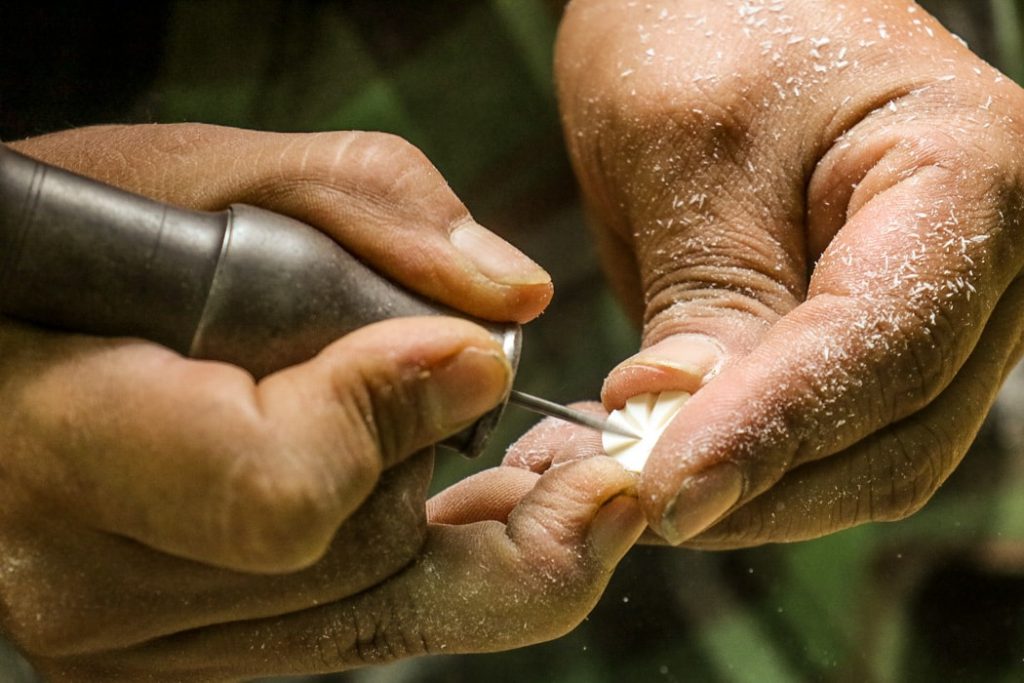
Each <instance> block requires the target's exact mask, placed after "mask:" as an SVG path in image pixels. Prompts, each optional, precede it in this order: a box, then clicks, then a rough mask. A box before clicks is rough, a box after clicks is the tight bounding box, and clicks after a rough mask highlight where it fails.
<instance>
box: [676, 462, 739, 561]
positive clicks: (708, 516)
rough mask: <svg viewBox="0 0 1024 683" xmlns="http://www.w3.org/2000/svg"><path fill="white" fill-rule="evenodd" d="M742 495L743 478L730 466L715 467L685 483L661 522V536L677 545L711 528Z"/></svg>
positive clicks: (727, 464)
mask: <svg viewBox="0 0 1024 683" xmlns="http://www.w3.org/2000/svg"><path fill="white" fill-rule="evenodd" d="M742 495H743V475H742V474H741V473H740V470H739V469H738V468H737V467H736V466H735V465H731V464H729V463H725V464H722V465H716V466H714V467H712V468H711V469H708V470H706V471H704V472H701V473H700V474H697V475H694V476H692V477H690V478H689V479H687V480H686V481H684V482H683V485H682V487H680V489H679V493H678V494H676V497H675V500H673V501H672V502H671V503H670V504H669V506H668V507H667V508H666V509H665V514H664V516H663V517H662V519H661V529H660V532H661V535H662V536H663V537H664V538H665V540H666V541H668V542H669V543H671V544H673V545H676V544H679V543H682V542H683V541H685V540H687V539H689V538H693V537H694V536H696V535H697V534H699V533H700V532H701V531H704V529H706V528H708V527H709V526H711V525H712V524H714V523H715V522H716V521H718V519H719V518H721V517H722V516H723V515H724V514H725V513H726V512H728V511H729V509H730V508H732V506H734V505H735V504H736V503H737V502H739V499H740V496H742Z"/></svg>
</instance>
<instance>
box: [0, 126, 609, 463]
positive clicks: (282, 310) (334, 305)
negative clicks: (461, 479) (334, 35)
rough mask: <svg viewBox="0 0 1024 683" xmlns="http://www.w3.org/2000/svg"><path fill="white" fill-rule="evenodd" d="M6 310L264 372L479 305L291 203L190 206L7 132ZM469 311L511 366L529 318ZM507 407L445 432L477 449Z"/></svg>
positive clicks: (0, 237)
mask: <svg viewBox="0 0 1024 683" xmlns="http://www.w3.org/2000/svg"><path fill="white" fill-rule="evenodd" d="M0 313H3V314H4V315H8V316H11V317H13V318H16V319H20V320H23V321H26V322H31V323H35V324H39V325H43V326H46V327H52V328H56V329H61V330H67V331H74V332H82V333H89V334H97V335H106V336H134V337H141V338H144V339H148V340H151V341H155V342H158V343H160V344H163V345H165V346H167V347H169V348H171V349H174V350H176V351H178V352H180V353H182V354H186V355H188V356H191V357H194V358H203V359H211V360H221V361H226V362H229V363H232V364H235V365H238V366H240V367H243V368H245V369H246V370H248V371H249V372H251V373H252V374H253V375H254V376H256V377H262V376H265V375H268V374H270V373H272V372H274V371H275V370H279V369H281V368H283V367H286V366H288V365H292V364H295V363H298V362H301V361H304V360H307V359H309V358H311V357H312V356H314V355H315V354H316V353H317V352H319V351H320V350H321V349H322V348H324V347H325V346H327V345H328V344H329V343H330V342H332V341H333V340H335V339H337V338H339V337H342V336H344V335H345V334H347V333H349V332H351V331H353V330H355V329H358V328H360V327H362V326H364V325H368V324H370V323H373V322H377V321H380V320H385V319H388V318H396V317H403V316H420V315H455V316H458V317H462V318H467V317H469V316H466V315H465V314H462V313H459V312H457V311H454V310H451V309H449V308H447V307H445V306H442V305H440V304H437V303H435V302H431V301H427V300H425V299H423V298H421V297H419V296H416V295H414V294H412V293H410V292H408V291H407V290H405V289H403V288H401V287H400V286H398V285H396V284H395V283H394V282H392V281H390V280H388V279H386V278H384V277H382V276H381V275H379V274H378V273H376V272H375V271H373V270H372V269H370V268H369V267H367V266H366V265H364V264H363V263H362V262H360V261H359V260H358V259H356V258H355V257H354V256H352V255H351V254H349V253H348V252H347V251H345V250H344V249H343V248H342V247H341V246H339V245H338V244H337V243H336V242H335V241H333V240H332V239H331V238H330V237H328V236H326V235H324V234H323V233H321V232H320V231H318V230H316V229H314V228H312V227H310V226H308V225H305V224H304V223H301V222H299V221H296V220H294V219H291V218H288V217H286V216H282V215H280V214H276V213H273V212H270V211H266V210H263V209H259V208H256V207H252V206H247V205H241V204H234V205H232V206H231V207H229V208H228V209H226V210H224V211H220V212H203V211H193V210H187V209H181V208H177V207H173V206H169V205H166V204H162V203H160V202H157V201H154V200H151V199H147V198H144V197H141V196H138V195H135V194H132V193H130V192H126V191H124V190H120V189H118V188H114V187H111V186H109V185H106V184H104V183H100V182H98V181H95V180H91V179H88V178H84V177H82V176H79V175H76V174H74V173H70V172H67V171H64V170H62V169H59V168H56V167H53V166H50V165H47V164H44V163H42V162H39V161H36V160H34V159H31V158H29V157H26V156H23V155H21V154H18V153H17V152H14V151H13V150H10V149H8V148H6V147H4V146H2V145H0ZM473 321H474V322H476V323H478V324H480V325H482V326H484V327H485V328H486V329H488V330H490V331H491V332H492V334H494V335H495V336H496V337H497V338H499V340H500V341H501V343H502V346H503V348H504V350H505V354H506V356H507V358H508V360H509V363H510V364H511V366H512V368H513V371H515V368H516V366H517V362H518V357H519V348H520V343H521V342H520V339H521V329H520V327H519V326H518V325H516V324H502V323H493V322H488V321H482V320H477V319H473ZM512 400H513V401H515V402H519V403H521V404H523V405H524V407H527V408H529V409H532V410H536V411H538V412H541V413H542V414H548V415H551V414H556V413H557V414H556V416H557V417H560V418H561V419H567V420H570V421H574V422H576V423H578V424H582V425H584V426H588V427H591V428H597V429H600V428H601V426H600V425H601V424H602V423H601V422H600V421H599V420H598V419H597V418H594V417H593V416H591V415H588V414H585V413H581V412H579V411H573V410H571V409H568V408H564V407H561V406H557V404H554V405H555V406H556V408H560V410H558V411H554V412H553V411H552V409H551V408H550V407H548V408H547V409H540V408H538V401H537V400H535V399H532V397H529V396H526V395H522V394H518V393H516V394H514V397H513V399H512ZM540 403H545V402H543V401H541V402H540ZM549 406H550V404H549ZM503 408H504V405H499V406H498V407H497V408H495V409H494V410H492V411H491V412H489V413H488V414H486V415H485V416H483V417H482V418H480V419H479V420H478V421H477V422H476V423H474V424H473V425H472V426H471V427H470V428H468V429H466V430H464V431H463V432H461V433H459V434H456V435H454V436H452V437H450V438H449V439H448V440H446V441H445V445H447V446H450V447H452V448H454V449H456V450H458V451H460V452H462V453H464V454H466V455H469V456H473V455H477V454H479V452H480V451H481V450H482V448H483V445H484V442H485V440H486V438H487V436H488V435H489V434H490V432H491V430H492V429H493V427H494V425H495V424H496V423H497V421H498V419H499V418H500V415H501V412H502V409H503Z"/></svg>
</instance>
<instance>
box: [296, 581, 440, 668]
mask: <svg viewBox="0 0 1024 683" xmlns="http://www.w3.org/2000/svg"><path fill="white" fill-rule="evenodd" d="M415 612H416V609H415V601H414V600H413V599H412V598H411V597H410V596H404V597H403V599H402V600H401V601H399V600H396V599H394V597H392V596H386V595H380V594H373V595H369V596H367V597H366V598H364V599H363V600H362V601H360V603H359V606H358V608H356V609H352V610H350V611H349V612H347V614H346V615H345V618H343V619H340V620H338V621H336V622H335V623H334V624H333V628H332V630H331V631H330V632H327V633H325V634H323V636H322V637H321V638H319V639H318V641H317V643H316V644H315V651H316V653H317V656H318V658H319V659H320V661H321V662H322V663H323V664H324V665H325V666H329V667H332V668H339V667H340V668H348V667H352V666H365V665H370V664H385V663H387V662H393V661H395V660H398V659H404V658H407V657H413V656H417V655H424V654H430V653H431V652H433V648H432V647H431V646H430V643H429V642H428V640H427V638H426V636H425V635H424V633H423V632H422V631H419V630H415V629H414V630H410V629H409V628H408V627H407V625H408V624H418V623H420V621H421V620H420V619H418V618H412V617H411V615H413V614H415Z"/></svg>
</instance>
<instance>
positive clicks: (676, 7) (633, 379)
mask: <svg viewBox="0 0 1024 683" xmlns="http://www.w3.org/2000/svg"><path fill="white" fill-rule="evenodd" d="M556 73H557V81H558V92H559V98H560V104H561V108H562V114H563V123H564V127H565V132H566V139H567V141H568V144H569V148H570V152H571V155H572V159H573V163H574V166H575V169H576V172H577V175H578V177H579V180H580V184H581V187H582V189H583V194H584V197H585V201H586V203H587V205H588V207H589V213H590V215H591V216H592V217H593V219H594V223H595V227H596V229H597V234H598V243H599V244H600V245H601V246H602V247H603V249H604V259H605V264H606V266H607V268H608V270H609V274H610V276H611V278H612V281H613V283H614V284H615V285H616V289H617V290H618V291H619V293H620V295H621V296H622V297H624V299H625V302H626V305H627V308H629V309H630V310H631V311H633V312H634V315H635V316H636V317H637V319H638V320H642V324H643V351H642V352H641V353H640V354H638V355H637V356H634V357H633V358H631V359H628V360H626V361H625V362H624V363H623V364H621V365H620V366H619V367H618V368H616V369H615V370H614V371H613V372H612V373H611V374H610V375H609V377H608V378H607V380H606V382H605V386H604V390H603V396H602V398H603V402H604V406H605V408H606V409H607V410H611V409H614V408H617V407H620V406H621V405H622V404H623V403H624V401H625V400H626V398H628V397H630V396H633V395H636V394H641V393H647V392H660V391H666V390H670V389H684V390H689V391H694V390H696V393H695V395H694V397H693V398H692V399H691V400H690V401H689V402H688V403H687V404H686V406H685V407H684V408H683V410H682V411H681V412H680V414H679V415H678V417H677V418H676V420H675V421H674V423H673V424H672V425H671V426H670V427H669V429H668V430H667V431H666V432H665V434H664V435H663V437H662V439H661V441H660V442H659V444H658V446H657V447H656V448H655V450H654V452H653V453H652V456H651V459H650V460H649V462H648V464H647V466H646V468H645V470H644V472H643V474H642V476H641V480H640V482H639V485H638V493H639V496H640V500H641V503H642V505H643V507H644V510H645V512H646V514H647V518H648V520H649V522H650V524H651V526H652V528H653V529H654V530H655V531H656V532H657V533H658V534H659V535H661V536H662V537H663V538H665V539H667V540H668V541H669V542H671V543H674V544H681V543H685V544H686V545H689V546H694V547H701V548H732V547H741V546H749V545H757V544H761V543H767V542H780V541H795V540H800V539H807V538H813V537H816V536H820V535H823V534H828V533H832V532H835V531H838V530H841V529H844V528H847V527H850V526H853V525H856V524H861V523H864V522H868V521H881V520H896V519H901V518H903V517H905V516H907V515H909V514H911V513H912V512H914V511H915V510H917V509H918V508H920V507H921V506H922V505H923V504H924V503H925V502H926V501H927V500H928V499H929V498H930V497H931V495H932V493H933V492H934V491H935V490H936V488H937V487H938V486H939V485H940V484H941V483H942V482H943V481H944V480H945V478H946V477H947V476H948V475H949V473H950V472H951V471H952V470H953V469H954V468H955V467H956V465H957V463H958V462H959V460H960V459H961V458H962V456H963V455H964V453H965V452H966V450H967V448H968V446H969V445H970V443H971V441H972V440H973V438H974V435H975V433H976V432H977V430H978V428H979V427H980V425H981V422H982V419H983V418H984V416H985V414H986V413H987V411H988V409H989V407H990V406H991V404H992V401H993V400H994V397H995V395H996V392H997V390H998V388H999V386H1000V384H1001V382H1002V380H1003V378H1004V377H1005V375H1006V373H1007V372H1008V371H1009V370H1010V369H1011V368H1012V367H1013V365H1014V364H1015V363H1016V362H1017V360H1018V359H1019V358H1020V355H1021V325H1022V324H1024V322H1022V321H1024V315H1022V313H1024V311H1022V309H1021V305H1022V296H1024V288H1022V287H1021V284H1020V282H1021V281H1020V278H1019V274H1020V272H1021V266H1022V264H1024V250H1022V247H1021V245H1022V244H1024V242H1022V240H1021V227H1022V226H1021V216H1022V213H1024V210H1022V207H1024V201H1022V193H1021V187H1022V169H1021V161H1020V158H1021V157H1020V150H1021V149H1022V148H1024V144H1022V143H1024V118H1022V117H1021V115H1020V112H1021V111H1024V93H1022V91H1021V89H1020V88H1019V87H1018V86H1016V85H1015V84H1013V83H1012V82H1011V81H1010V80H1009V79H1007V78H1005V77H1004V76H1002V75H1001V74H999V73H998V72H997V71H996V70H994V69H993V68H992V67H990V66H988V65H987V64H985V63H984V62H982V61H981V60H980V59H978V58H977V57H976V56H974V55H973V54H972V53H971V52H970V51H969V50H968V49H967V48H966V47H965V46H964V45H962V44H961V43H960V42H959V41H958V40H957V39H955V38H954V37H953V36H951V35H950V34H949V33H948V32H947V31H946V30H945V29H943V28H942V26H940V25H939V24H938V22H936V21H935V20H934V19H932V18H931V17H930V16H929V15H927V14H926V13H925V12H924V11H923V10H922V9H921V8H920V7H918V6H917V5H916V4H914V3H910V2H904V1H901V0H868V1H866V2H856V3H854V2H835V1H829V0H817V1H813V0H780V1H779V2H772V3H757V2H728V1H725V2H720V1H718V0H714V1H712V0H703V1H700V0H693V1H689V2H668V1H661V2H658V1H652V2H638V3H621V2H612V1H610V0H576V1H575V2H572V3H570V5H569V7H568V9H567V11H566V15H565V18H564V20H563V23H562V26H561V29H560V34H559V39H558V45H557V57H556ZM559 431H560V430H552V431H550V432H549V433H548V436H547V438H549V439H551V440H552V441H553V442H557V441H558V440H559V439H564V438H565V436H564V435H562V434H559V433H558V432H559ZM550 448H551V449H560V448H561V446H560V445H559V446H554V445H553V446H551V447H550ZM544 451H545V449H544V447H543V446H542V445H538V444H537V443H536V439H535V438H532V437H531V439H530V446H529V449H528V453H527V454H526V455H524V454H522V453H518V452H517V448H515V447H514V448H513V449H512V452H511V453H510V456H509V458H508V462H509V463H510V464H516V465H518V466H526V467H529V468H530V469H533V470H534V471H543V470H544V467H545V466H546V463H547V462H549V461H550V457H548V456H546V455H545V453H544Z"/></svg>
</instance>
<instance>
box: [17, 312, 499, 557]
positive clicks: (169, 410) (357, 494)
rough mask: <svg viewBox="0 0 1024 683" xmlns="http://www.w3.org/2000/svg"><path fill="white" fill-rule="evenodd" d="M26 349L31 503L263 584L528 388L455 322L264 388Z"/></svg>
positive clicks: (335, 353)
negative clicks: (386, 484) (426, 455)
mask: <svg viewBox="0 0 1024 683" xmlns="http://www.w3.org/2000/svg"><path fill="white" fill-rule="evenodd" d="M16 332H19V330H9V331H7V333H8V334H12V335H13V334H15V333H16ZM21 334H22V335H23V336H25V335H27V336H28V339H27V340H25V343H23V344H22V345H21V347H24V348H29V344H28V343H27V342H28V341H34V342H35V343H34V344H33V345H32V347H31V348H33V349H35V351H33V353H35V354H36V355H37V356H39V358H38V359H36V360H34V361H32V360H31V359H30V360H28V361H26V364H28V365H29V369H30V371H31V375H32V380H31V383H30V386H28V387H26V388H23V389H22V390H21V392H20V393H21V398H19V399H18V405H19V406H21V407H20V414H22V415H27V416H29V417H26V418H25V420H24V421H25V422H26V424H27V425H28V426H27V427H26V428H31V429H32V430H33V433H34V434H38V435H41V436H39V437H38V438H39V439H40V441H41V443H40V452H41V453H42V454H43V455H40V456H39V457H38V458H37V466H36V467H35V468H33V469H32V470H31V472H30V473H29V475H31V476H30V478H29V480H27V481H26V482H25V486H26V487H32V488H34V489H35V490H39V491H43V492H46V493H47V495H52V496H54V502H55V503H56V504H58V505H72V506H73V510H74V512H75V514H76V515H80V516H81V517H82V518H83V519H87V520H89V521H90V522H91V523H92V524H94V525H96V526H97V527H98V528H99V529H101V530H103V531H107V532H110V533H113V534H117V535H120V536H125V537H128V538H132V539H134V540H136V541H139V542H140V543H143V544H145V545H147V546H149V547H151V548H155V549H158V550H161V551H164V552H168V553H171V554H174V555H178V556H181V557H186V558H190V559H193V560H196V561H199V562H204V563H207V564H213V565H217V566H221V567H227V568H231V569H236V570H240V571H250V572H272V573H276V572H287V571H294V570H297V569H300V568H303V567H306V566H309V565H310V564H312V563H313V562H315V561H316V560H317V559H318V558H320V557H321V556H322V555H323V553H324V552H325V550H326V549H327V547H328V546H329V545H330V542H331V539H332V538H333V537H334V534H335V532H336V531H337V529H338V527H339V526H340V525H341V523H342V522H343V521H344V520H345V519H346V518H348V517H349V516H350V515H351V514H352V513H353V512H354V511H355V510H356V509H357V508H358V507H359V506H360V505H361V504H362V503H363V501H364V500H365V499H366V498H367V496H369V495H370V493H371V492H372V491H373V489H374V487H375V486H376V484H377V481H378V479H379V477H380V474H381V472H382V471H383V470H385V469H387V468H389V467H391V466H392V465H394V464H395V463H396V462H398V461H400V460H402V459H404V458H406V457H407V456H409V455H411V454H412V453H415V452H417V451H418V450H420V449H422V448H424V447H427V446H429V445H431V444H433V443H435V442H437V441H439V440H440V439H442V438H444V437H445V436H447V435H449V434H452V433H454V432H457V431H458V430H459V429H461V428H462V427H464V426H466V425H467V424H469V423H471V422H472V421H473V420H474V419H476V418H477V417H478V416H479V415H481V414H483V413H484V412H486V411H487V410H489V409H490V408H491V407H493V406H494V405H495V404H496V403H497V402H498V401H500V400H501V398H502V396H503V395H504V394H505V392H507V391H508V386H509V383H510V376H511V372H510V370H509V366H508V363H507V361H506V360H505V357H504V354H503V353H502V352H501V349H500V346H499V345H498V343H497V341H496V340H495V339H494V338H493V337H492V336H491V335H490V334H489V333H488V332H487V331H486V330H484V329H483V328H481V327H479V326H477V325H474V324H472V323H469V322H467V321H465V320H460V319H454V318H442V317H430V318H406V319H394V320H387V321H384V322H381V323H377V324H374V325H369V326H367V327H363V328H360V329H359V330H356V331H355V332H353V333H351V334H349V335H347V336H345V337H343V338H342V339H340V340H338V341H337V342H335V343H334V344H332V345H331V346H329V347H327V349H325V350H324V351H323V352H322V353H321V354H320V355H319V356H317V357H316V358H314V359H312V360H310V361H308V362H306V363H302V364H300V365H296V366H292V367H290V368H286V369H285V370H282V371H280V372H278V373H275V374H272V375H269V376H267V377H265V378H264V379H263V380H262V381H261V382H260V383H259V384H258V385H254V384H253V382H252V378H251V377H250V376H248V375H247V374H245V373H243V372H241V371H239V370H238V369H237V368H234V367H233V366H229V365H226V364H223V363H214V362H206V361H193V360H185V359H182V358H180V357H178V356H176V355H174V354H171V353H170V352H168V351H167V350H165V349H163V348H161V347H158V346H156V345H153V344H148V343H142V342H133V341H130V340H113V341H111V340H97V339H94V338H90V337H66V336H64V335H55V334H43V333H38V332H34V331H31V330H25V331H23V332H21ZM21 347H17V348H21ZM5 348H7V347H6V346H5ZM26 353H27V352H26ZM59 361H62V362H59ZM32 363H34V364H35V365H32ZM16 414H18V413H16ZM68 425H71V428H74V427H75V426H76V425H88V429H81V428H79V429H78V430H77V431H75V432H74V434H75V436H74V437H73V438H71V437H69V436H68V433H69V427H68ZM83 454H88V456H89V457H83ZM56 480H59V481H66V482H69V483H68V485H67V486H63V487H56V489H55V487H53V486H52V482H53V481H56ZM57 489H59V490H57ZM410 496H411V498H410V500H412V499H413V498H414V496H413V495H412V494H410ZM168 501H172V503H170V504H169V503H168ZM411 504H416V503H415V502H412V503H411Z"/></svg>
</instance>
